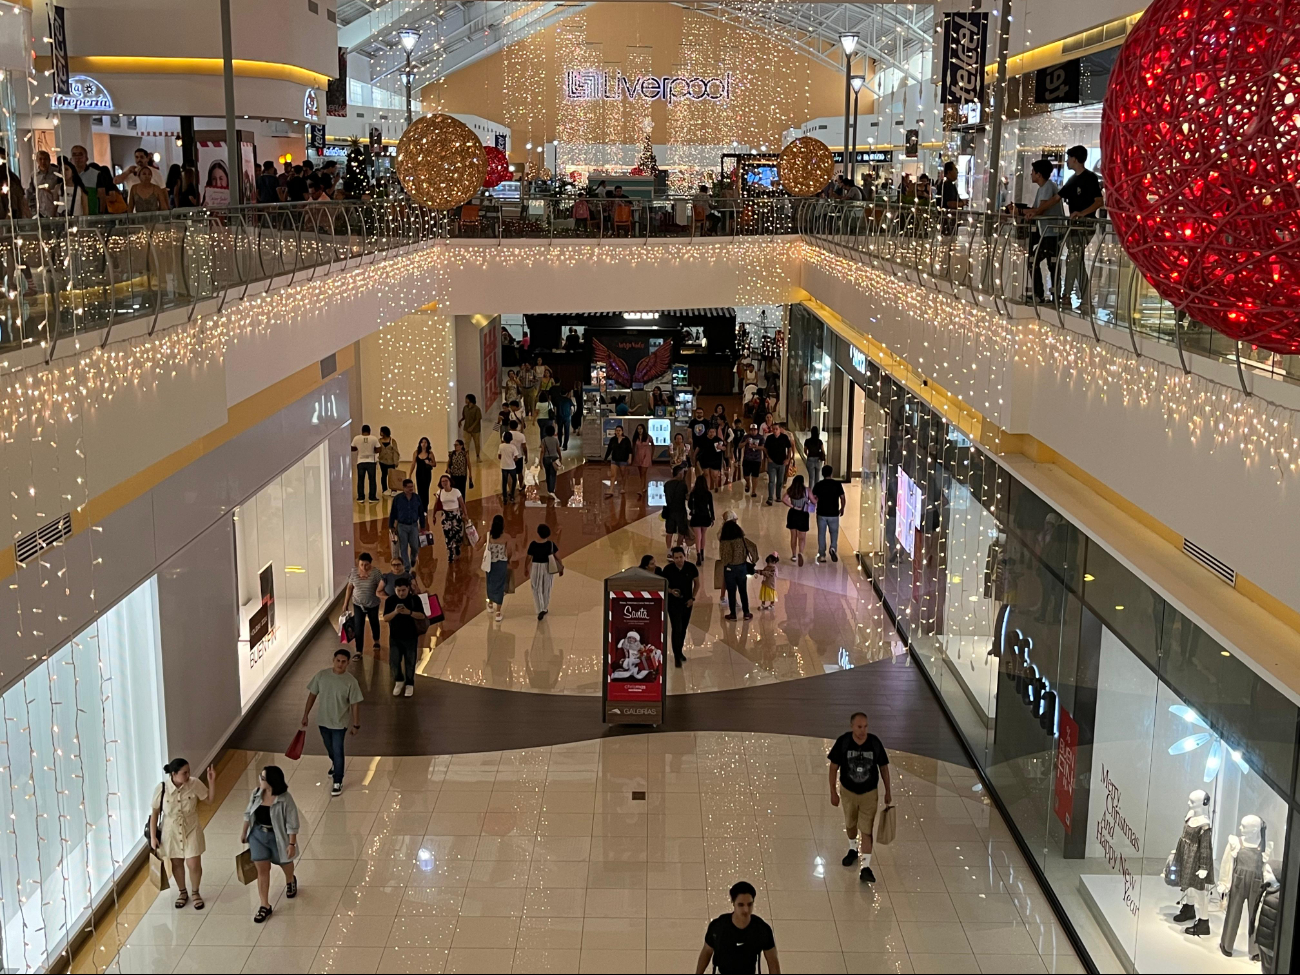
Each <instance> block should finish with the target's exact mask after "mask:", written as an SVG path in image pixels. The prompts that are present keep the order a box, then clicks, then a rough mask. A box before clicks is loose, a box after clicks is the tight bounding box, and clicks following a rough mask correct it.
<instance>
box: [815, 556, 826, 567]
mask: <svg viewBox="0 0 1300 975" xmlns="http://www.w3.org/2000/svg"><path fill="white" fill-rule="evenodd" d="M817 564H818V565H825V564H826V556H824V555H819V556H817Z"/></svg>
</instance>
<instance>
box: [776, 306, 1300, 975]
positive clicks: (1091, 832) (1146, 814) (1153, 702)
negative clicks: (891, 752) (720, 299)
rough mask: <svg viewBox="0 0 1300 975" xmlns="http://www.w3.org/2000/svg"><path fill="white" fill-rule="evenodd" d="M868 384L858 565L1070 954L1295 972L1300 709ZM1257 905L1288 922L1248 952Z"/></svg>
mask: <svg viewBox="0 0 1300 975" xmlns="http://www.w3.org/2000/svg"><path fill="white" fill-rule="evenodd" d="M791 340H792V342H794V341H796V340H800V341H803V342H804V343H805V344H807V343H808V339H807V338H806V337H804V338H803V339H800V338H799V336H798V335H797V334H792V336H791ZM836 343H843V340H842V339H841V338H840V337H839V336H838V335H836V334H834V333H832V332H831V331H830V330H827V333H826V336H825V338H824V344H825V346H826V347H827V348H828V349H832V350H833V353H834V354H835V356H836V365H837V367H840V368H843V369H844V370H845V371H846V372H852V371H853V370H854V365H853V363H852V362H851V361H849V362H841V359H840V351H841V350H840V346H839V345H837V344H836ZM867 372H868V382H867V383H866V384H865V387H864V388H865V390H866V398H867V400H868V402H867V403H866V404H864V405H863V407H862V413H861V422H862V428H863V429H862V437H863V451H862V455H863V467H862V474H863V491H862V502H861V503H862V515H863V518H862V526H861V529H860V533H861V534H860V538H859V552H860V560H861V562H862V565H863V567H864V569H865V570H866V571H867V572H869V573H870V574H871V576H872V578H873V580H874V582H875V583H876V585H877V586H878V588H879V590H880V593H881V595H882V597H883V598H884V599H885V601H886V602H887V603H888V604H889V606H890V608H891V610H892V612H893V613H894V615H895V616H896V617H897V619H898V622H899V627H900V629H901V630H902V631H903V632H904V633H905V634H906V636H907V638H908V642H909V644H910V648H911V650H912V654H913V656H914V657H915V659H916V660H917V661H919V663H920V664H921V666H922V668H923V669H924V671H925V672H926V674H927V676H928V677H929V679H930V681H931V684H932V685H933V687H934V688H935V690H936V691H937V692H938V694H939V695H940V697H941V698H942V700H943V702H944V705H945V707H946V709H947V710H948V713H949V715H950V716H951V718H952V720H953V723H954V724H955V725H956V727H957V729H958V730H959V732H960V733H961V735H962V737H963V738H964V740H965V741H966V743H967V745H968V747H969V749H970V751H971V753H972V755H973V756H974V757H975V759H976V761H977V763H978V764H979V766H980V769H981V771H982V773H983V775H984V777H985V779H986V781H987V782H988V784H989V785H990V787H991V790H992V792H993V794H994V797H995V798H996V800H997V801H998V802H999V803H1000V804H1001V805H1002V807H1003V808H1004V809H1005V810H1006V813H1007V818H1008V820H1009V821H1010V823H1011V824H1012V826H1013V828H1014V831H1015V833H1016V834H1018V839H1019V841H1020V842H1021V844H1022V850H1023V852H1024V854H1025V855H1026V856H1027V857H1028V858H1030V860H1031V861H1032V864H1033V866H1034V867H1035V868H1036V869H1037V871H1038V873H1039V876H1040V878H1041V879H1042V880H1043V881H1044V882H1045V885H1046V887H1047V889H1049V890H1050V892H1051V895H1052V896H1053V898H1054V899H1055V901H1056V904H1057V906H1058V910H1059V911H1060V913H1061V915H1062V917H1063V919H1064V920H1065V922H1066V923H1067V924H1068V925H1069V926H1070V928H1071V929H1072V931H1073V932H1074V934H1075V936H1076V938H1077V940H1078V943H1079V944H1080V945H1081V947H1082V948H1083V949H1084V950H1085V951H1086V952H1087V953H1088V954H1089V955H1090V956H1091V957H1092V959H1093V961H1094V963H1095V964H1096V965H1097V966H1098V968H1099V969H1100V970H1102V971H1119V970H1128V971H1136V972H1156V971H1198V972H1251V971H1254V972H1258V971H1261V970H1262V971H1286V970H1288V969H1287V968H1286V967H1285V965H1286V964H1287V963H1288V962H1289V957H1290V922H1289V920H1287V918H1288V917H1289V913H1288V906H1287V905H1286V904H1285V903H1284V900H1285V898H1283V896H1282V893H1283V891H1285V890H1288V889H1292V888H1289V887H1288V886H1287V885H1288V882H1289V881H1288V877H1289V873H1292V872H1294V870H1295V865H1294V863H1293V862H1292V861H1293V860H1294V858H1288V856H1287V843H1286V841H1287V837H1288V824H1289V820H1290V818H1291V817H1292V816H1293V815H1295V813H1296V812H1297V811H1300V804H1297V803H1296V801H1295V798H1294V796H1295V795H1296V777H1295V766H1296V734H1297V728H1298V718H1300V712H1298V710H1297V707H1296V705H1295V704H1294V703H1292V702H1291V701H1290V700H1289V699H1288V698H1287V696H1286V695H1284V694H1283V693H1282V692H1281V691H1280V690H1278V689H1277V688H1276V687H1274V686H1273V685H1272V684H1270V683H1269V682H1268V681H1267V680H1265V679H1264V678H1262V677H1260V676H1259V675H1258V674H1256V672H1255V671H1254V670H1252V669H1251V668H1250V667H1249V666H1248V665H1247V664H1246V663H1245V662H1244V661H1242V660H1240V659H1239V658H1238V657H1237V656H1236V655H1235V654H1234V653H1233V652H1232V651H1231V650H1229V649H1228V648H1225V647H1223V646H1221V645H1220V644H1219V643H1217V642H1216V641H1215V640H1213V639H1212V638H1211V637H1210V636H1209V635H1208V634H1207V633H1205V632H1204V631H1203V630H1202V629H1201V628H1200V627H1198V626H1197V625H1196V624H1195V623H1194V622H1193V621H1192V620H1191V619H1189V618H1188V617H1187V616H1185V615H1184V614H1183V613H1181V612H1179V611H1178V610H1177V609H1176V608H1175V607H1174V606H1172V605H1170V604H1169V603H1167V602H1166V601H1165V600H1164V599H1162V598H1161V596H1160V595H1159V594H1158V593H1157V592H1155V591H1153V590H1152V589H1151V588H1150V587H1149V586H1147V585H1146V584H1145V583H1144V582H1143V581H1142V580H1141V579H1140V578H1138V577H1137V576H1136V575H1135V574H1133V573H1132V572H1131V571H1130V570H1129V569H1128V568H1127V567H1126V566H1125V565H1124V564H1123V563H1122V562H1121V561H1120V560H1119V559H1117V558H1116V557H1115V556H1114V555H1113V554H1112V553H1110V552H1109V551H1108V550H1107V549H1106V548H1105V547H1104V546H1103V545H1101V544H1100V543H1099V542H1097V541H1096V540H1094V539H1091V538H1089V537H1088V536H1086V535H1085V534H1084V533H1083V532H1081V531H1080V530H1079V529H1078V528H1076V527H1075V526H1074V525H1073V524H1071V523H1070V522H1069V521H1068V519H1066V518H1065V517H1064V516H1063V515H1062V514H1061V513H1060V512H1059V511H1056V510H1055V509H1054V508H1053V507H1052V506H1051V505H1049V504H1047V503H1046V502H1045V501H1044V500H1043V499H1042V498H1040V497H1039V496H1038V495H1036V494H1035V493H1034V492H1033V491H1031V490H1029V489H1028V488H1027V487H1025V486H1024V485H1023V484H1022V483H1020V482H1019V481H1017V480H1015V479H1014V478H1013V477H1012V476H1011V475H1010V474H1009V472H1008V471H1006V470H1004V469H1003V468H1001V467H1000V465H999V464H998V463H997V461H996V460H995V459H994V458H992V457H990V456H988V455H986V454H984V453H983V452H981V451H980V450H979V449H978V448H976V447H975V446H974V445H973V444H972V443H971V442H970V440H968V439H967V438H966V437H965V436H963V435H962V433H961V431H959V430H958V429H956V428H955V427H953V426H952V425H950V424H948V423H947V422H945V421H944V420H943V419H942V418H941V417H940V415H939V414H937V413H935V412H933V411H932V410H931V409H930V408H929V406H928V405H927V404H926V403H924V402H922V401H920V400H919V399H917V398H916V397H914V396H913V395H911V394H910V393H909V392H908V391H907V390H906V389H905V388H903V387H902V386H900V385H899V384H897V383H895V382H894V381H893V380H892V379H891V378H890V377H889V376H888V375H881V373H880V371H879V370H878V368H877V367H876V364H875V363H869V368H868V370H867ZM992 847H996V844H992ZM994 859H995V860H996V857H995V858H994ZM1201 870H1204V871H1205V875H1204V876H1203V877H1202V876H1200V871H1201ZM1009 875H1010V871H1008V872H1007V874H1006V875H1005V876H1004V877H1003V879H1004V881H1005V882H1007V884H1008V887H1010V885H1011V881H1010V879H1009ZM1291 880H1292V881H1293V880H1294V878H1291ZM1261 900H1264V901H1265V905H1264V906H1265V908H1266V909H1267V910H1278V911H1279V914H1278V916H1279V917H1281V918H1283V924H1282V930H1281V931H1279V929H1278V928H1277V927H1275V926H1274V927H1270V926H1268V925H1265V926H1264V927H1263V928H1261V931H1262V932H1264V933H1263V936H1262V937H1261V938H1259V939H1256V938H1255V937H1254V935H1253V934H1252V932H1253V931H1254V921H1255V918H1256V917H1257V916H1258V909H1259V907H1260V902H1261ZM1198 922H1199V923H1198ZM1189 929H1190V930H1189ZM1225 932H1226V933H1225ZM1275 966H1276V967H1275Z"/></svg>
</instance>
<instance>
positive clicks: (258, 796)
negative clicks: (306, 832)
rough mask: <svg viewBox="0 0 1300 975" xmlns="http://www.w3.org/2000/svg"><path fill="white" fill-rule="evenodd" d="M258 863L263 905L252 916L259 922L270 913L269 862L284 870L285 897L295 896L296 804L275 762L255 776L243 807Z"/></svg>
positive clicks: (250, 846)
mask: <svg viewBox="0 0 1300 975" xmlns="http://www.w3.org/2000/svg"><path fill="white" fill-rule="evenodd" d="M240 842H243V843H247V844H248V849H249V852H250V853H251V854H252V856H253V863H254V864H255V865H256V866H257V894H258V897H259V898H260V899H261V901H262V906H261V907H259V908H258V909H257V913H256V914H254V915H253V921H254V923H256V924H261V923H262V922H263V921H265V920H266V919H267V918H268V917H270V916H271V864H273V863H274V864H276V865H278V866H279V867H281V868H282V869H283V870H284V879H285V888H284V896H285V897H288V898H290V899H292V898H294V897H297V896H298V878H297V877H295V876H294V873H293V865H294V861H296V860H297V859H298V805H297V803H295V802H294V801H293V796H291V795H289V784H288V783H287V782H285V781H284V772H282V771H281V770H280V767H279V766H278V765H268V766H266V768H264V769H262V773H261V775H260V776H258V784H257V788H256V789H254V790H253V794H252V795H251V796H250V797H249V799H248V808H247V809H245V810H244V834H243V836H241V837H240Z"/></svg>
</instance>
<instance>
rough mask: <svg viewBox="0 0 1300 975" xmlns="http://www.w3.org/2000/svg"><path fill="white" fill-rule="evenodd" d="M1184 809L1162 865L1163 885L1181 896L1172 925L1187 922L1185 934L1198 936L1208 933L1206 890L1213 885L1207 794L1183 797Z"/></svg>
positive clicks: (1212, 841)
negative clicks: (1171, 849) (1178, 830)
mask: <svg viewBox="0 0 1300 975" xmlns="http://www.w3.org/2000/svg"><path fill="white" fill-rule="evenodd" d="M1187 806H1188V809H1187V815H1186V816H1184V817H1183V833H1182V835H1181V836H1179V837H1178V845H1177V846H1176V847H1174V852H1173V853H1170V854H1169V860H1168V862H1167V864H1166V866H1165V883H1167V884H1169V885H1170V886H1171V887H1177V888H1178V889H1179V891H1181V893H1182V900H1183V906H1182V909H1181V910H1179V912H1178V913H1177V914H1175V915H1174V923H1175V924H1177V923H1179V922H1181V921H1191V922H1192V925H1191V927H1189V928H1186V929H1185V933H1187V934H1191V935H1196V936H1197V937H1200V936H1202V935H1206V934H1209V933H1210V920H1209V918H1210V907H1209V904H1210V900H1209V894H1208V893H1207V891H1209V890H1210V888H1212V887H1213V886H1214V834H1213V830H1212V829H1211V827H1210V817H1209V816H1208V815H1206V813H1207V812H1208V810H1209V806H1210V794H1209V793H1208V792H1206V791H1204V790H1203V789H1197V790H1196V791H1195V792H1193V793H1192V794H1191V795H1190V796H1188V797H1187Z"/></svg>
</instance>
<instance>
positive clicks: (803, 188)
mask: <svg viewBox="0 0 1300 975" xmlns="http://www.w3.org/2000/svg"><path fill="white" fill-rule="evenodd" d="M776 174H777V176H778V177H779V178H780V180H781V187H782V188H783V189H784V190H785V191H786V192H787V193H789V194H790V195H791V196H812V195H814V194H815V193H820V192H821V191H822V189H823V188H824V187H825V186H826V184H827V183H829V182H830V181H831V177H832V176H834V175H835V158H834V157H833V156H832V155H831V151H830V149H829V148H828V147H827V145H826V143H824V142H822V141H821V140H820V139H814V138H812V137H811V136H804V137H803V138H800V139H795V140H794V141H793V142H791V143H790V144H789V145H788V146H786V147H785V148H784V149H782V150H781V157H780V158H779V159H778V160H777V161H776Z"/></svg>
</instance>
